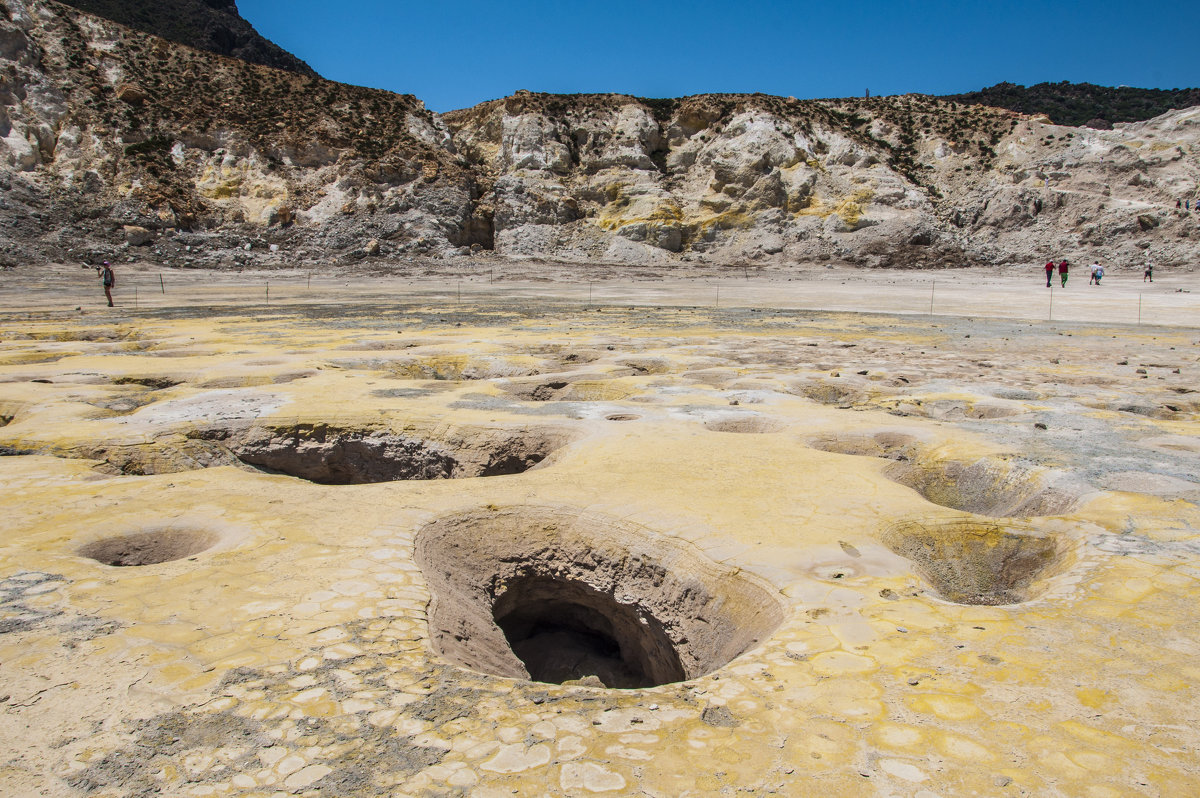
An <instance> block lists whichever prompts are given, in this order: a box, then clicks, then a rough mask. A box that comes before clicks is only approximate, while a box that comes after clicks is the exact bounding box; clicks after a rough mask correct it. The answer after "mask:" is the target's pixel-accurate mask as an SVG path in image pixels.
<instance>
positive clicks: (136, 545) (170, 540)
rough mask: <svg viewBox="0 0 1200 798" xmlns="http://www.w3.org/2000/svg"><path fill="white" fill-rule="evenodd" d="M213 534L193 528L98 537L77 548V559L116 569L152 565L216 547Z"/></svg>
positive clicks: (216, 537) (180, 558)
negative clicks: (87, 559) (93, 561)
mask: <svg viewBox="0 0 1200 798" xmlns="http://www.w3.org/2000/svg"><path fill="white" fill-rule="evenodd" d="M219 541H220V538H219V537H218V536H217V535H216V534H215V533H213V532H206V531H203V530H197V529H159V530H154V531H150V532H138V533H135V534H131V535H118V536H115V537H108V538H102V539H100V540H97V541H95V542H93V543H89V544H87V545H86V546H84V547H83V548H81V549H79V556H81V557H87V558H89V559H92V560H95V561H96V562H100V563H104V564H105V565H113V566H118V567H125V566H137V565H155V564H157V563H162V562H171V561H172V560H182V559H184V558H186V557H194V556H195V555H197V554H200V553H202V552H205V551H208V550H209V549H211V548H212V547H213V546H215V545H217V543H218V542H219Z"/></svg>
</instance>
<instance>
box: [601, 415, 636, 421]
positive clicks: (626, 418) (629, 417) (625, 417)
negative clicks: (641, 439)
mask: <svg viewBox="0 0 1200 798" xmlns="http://www.w3.org/2000/svg"><path fill="white" fill-rule="evenodd" d="M639 418H641V416H639V415H638V414H636V413H613V414H611V415H607V416H605V417H604V420H605V421H637V420H638V419H639Z"/></svg>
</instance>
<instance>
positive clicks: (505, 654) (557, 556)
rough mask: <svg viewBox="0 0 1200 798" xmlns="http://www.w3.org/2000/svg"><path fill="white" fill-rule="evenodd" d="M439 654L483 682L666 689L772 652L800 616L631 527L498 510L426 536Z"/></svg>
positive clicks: (422, 536) (541, 510)
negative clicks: (752, 654) (766, 647)
mask: <svg viewBox="0 0 1200 798" xmlns="http://www.w3.org/2000/svg"><path fill="white" fill-rule="evenodd" d="M416 558H417V563H418V564H419V565H420V567H421V569H422V571H423V572H424V574H425V578H426V580H427V582H428V584H429V588H430V593H431V595H432V601H431V603H430V609H429V624H430V637H431V644H432V646H433V648H434V650H435V651H436V652H437V653H438V654H440V655H441V656H443V657H445V658H447V659H449V660H451V661H452V662H455V663H457V664H459V665H462V666H464V667H467V668H471V669H473V670H477V671H482V672H485V673H491V674H495V675H498V676H506V677H512V678H521V679H532V680H534V681H540V682H549V683H557V684H561V683H568V682H580V681H582V682H583V683H584V684H592V685H596V686H604V687H610V688H639V687H652V686H655V685H660V684H670V683H674V682H679V681H684V680H686V679H692V678H696V677H699V676H703V675H704V674H707V673H710V672H712V671H714V670H716V669H717V668H720V667H721V666H723V665H725V664H726V663H727V662H729V661H730V660H732V659H733V658H735V657H737V656H738V655H740V654H742V653H744V652H745V651H747V650H749V649H751V648H753V647H754V646H756V645H758V644H759V643H760V642H762V641H763V640H765V639H766V638H767V637H769V636H770V635H771V634H772V633H774V631H775V629H776V628H777V627H778V626H779V625H780V624H781V623H782V622H783V619H784V617H785V613H786V605H785V603H784V602H783V600H782V599H781V597H780V596H779V593H778V591H776V590H774V589H773V588H772V587H771V586H770V585H769V584H768V583H766V582H765V581H763V580H760V579H758V578H757V577H754V576H752V575H750V574H748V573H746V572H745V571H740V570H737V569H734V568H729V567H727V566H724V565H720V564H718V563H715V562H713V561H711V560H708V559H707V558H705V557H703V556H702V555H701V554H699V553H698V552H697V551H695V550H694V549H693V548H692V547H691V546H690V545H688V544H686V543H681V542H678V541H672V540H668V539H665V538H663V537H662V536H660V535H656V534H654V533H652V532H651V531H650V530H647V529H645V528H642V527H639V526H637V525H634V524H631V523H628V522H624V521H620V520H618V519H611V518H603V517H596V516H590V515H584V514H581V513H578V512H575V511H571V510H564V509H559V508H549V507H519V508H499V509H496V508H488V509H484V510H478V511H472V512H466V513H461V514H457V515H453V516H448V517H445V518H441V519H438V520H436V521H434V522H432V523H430V524H428V525H426V526H425V527H424V528H422V529H421V530H420V532H419V533H418V535H417V541H416Z"/></svg>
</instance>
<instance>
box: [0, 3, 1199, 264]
mask: <svg viewBox="0 0 1200 798" xmlns="http://www.w3.org/2000/svg"><path fill="white" fill-rule="evenodd" d="M0 9H2V10H3V12H4V13H2V14H0V75H2V76H3V79H2V81H0V185H3V187H4V188H5V193H4V196H3V198H0V203H2V204H0V222H2V223H3V224H4V225H5V227H6V232H8V233H9V235H8V236H6V239H7V241H6V242H5V243H3V244H0V247H2V248H3V251H0V259H2V260H4V261H6V262H8V263H12V264H17V263H22V262H25V261H27V260H35V259H44V258H47V257H49V258H56V259H67V258H72V257H87V254H86V253H89V252H93V251H102V252H112V251H114V250H117V249H119V248H124V247H129V248H133V250H134V251H133V252H130V253H129V254H130V255H131V256H135V257H137V258H139V259H143V260H147V261H151V262H160V263H171V264H174V265H200V266H202V265H241V264H256V265H264V266H270V265H278V264H285V263H286V264H298V263H300V264H303V263H305V262H318V261H319V262H323V263H327V262H328V259H329V256H330V255H331V254H332V255H333V256H335V257H340V258H341V259H342V260H343V261H351V260H359V259H364V258H382V259H386V258H388V257H395V256H397V255H401V254H428V255H432V256H439V257H448V256H465V255H469V254H471V253H472V252H476V253H478V252H480V251H485V250H494V251H495V252H496V253H498V254H501V255H506V256H518V257H519V256H531V257H549V258H557V259H568V260H604V261H609V262H615V263H662V264H664V265H669V264H670V263H672V262H677V261H678V260H680V259H686V260H691V261H712V262H718V263H742V262H747V261H760V262H772V261H776V262H796V261H815V262H825V261H834V262H840V263H851V264H861V265H869V266H961V265H967V264H973V263H996V264H999V263H1027V262H1030V261H1042V260H1044V259H1045V258H1046V257H1049V256H1058V257H1063V256H1065V257H1068V258H1070V259H1071V260H1075V261H1077V262H1078V261H1084V260H1086V259H1091V258H1099V259H1101V260H1103V261H1104V262H1106V263H1115V264H1121V263H1124V264H1133V263H1137V262H1140V261H1142V260H1144V259H1147V258H1150V259H1153V260H1154V261H1155V262H1156V263H1159V264H1162V265H1171V264H1182V263H1186V262H1189V259H1190V257H1191V255H1192V254H1193V253H1194V252H1195V246H1196V236H1197V235H1200V232H1198V227H1200V225H1198V222H1200V217H1198V216H1196V215H1195V214H1192V213H1189V212H1187V211H1186V210H1179V211H1177V210H1176V208H1175V200H1176V199H1177V198H1180V197H1189V196H1195V194H1196V192H1197V186H1198V185H1200V109H1189V110H1181V111H1173V112H1170V113H1168V114H1165V115H1163V116H1161V117H1158V118H1156V119H1154V120H1151V121H1148V122H1140V123H1131V124H1117V125H1115V126H1114V129H1113V130H1092V129H1088V128H1069V127H1062V126H1055V125H1052V124H1049V123H1048V122H1047V121H1044V118H1041V120H1042V121H1039V118H1037V117H1025V116H1021V115H1019V114H1016V113H1013V112H1009V111H1002V110H998V109H990V108H983V107H980V106H966V105H957V104H955V103H953V102H947V101H943V100H938V99H936V98H931V97H924V96H916V95H908V96H901V97H886V98H875V99H869V100H822V101H798V100H794V99H790V98H787V99H785V98H779V97H769V96H764V95H701V96H696V97H689V98H684V99H680V100H644V99H638V98H633V97H627V96H621V95H573V96H555V95H537V94H530V93H528V92H518V93H517V94H516V95H514V96H512V97H508V98H505V99H502V100H495V101H492V102H487V103H483V104H481V105H479V106H476V107H474V108H470V109H465V110H462V111H455V112H452V113H449V114H446V115H444V116H439V115H436V114H432V113H430V112H428V111H426V110H425V109H424V107H423V106H422V105H421V103H420V102H419V101H418V100H417V99H415V98H413V97H411V96H406V95H395V94H390V93H387V92H381V91H373V90H369V89H362V88H356V87H351V86H345V85H341V84H336V83H332V82H329V81H324V80H321V79H319V78H316V77H304V76H300V75H296V74H292V73H287V72H281V71H279V70H275V69H269V68H265V67H259V66H252V65H249V64H246V63H243V62H240V61H235V60H230V59H225V58H221V57H217V56H212V55H209V54H207V53H204V52H198V51H194V50H191V49H189V48H185V47H179V46H176V45H173V44H171V43H169V42H166V41H164V40H162V39H157V38H154V37H151V36H147V35H145V34H142V33H139V32H136V31H132V30H128V29H125V28H121V27H119V26H117V25H114V24H112V23H110V22H108V21H105V20H101V19H98V18H96V17H92V16H90V15H88V14H83V13H80V12H78V11H76V10H74V9H71V8H68V7H65V6H62V5H59V4H56V3H52V2H34V0H3V2H2V3H0ZM218 10H220V9H218ZM226 11H227V9H226ZM222 13H224V12H222ZM134 228H142V229H143V230H144V231H145V232H140V231H137V230H135V234H132V235H131V234H130V233H129V231H130V229H134ZM268 245H271V246H268Z"/></svg>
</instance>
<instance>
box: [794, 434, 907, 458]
mask: <svg viewBox="0 0 1200 798" xmlns="http://www.w3.org/2000/svg"><path fill="white" fill-rule="evenodd" d="M808 445H809V446H810V447H811V448H813V449H819V450H821V451H822V452H833V453H834V454H850V455H857V456H859V457H884V458H887V459H888V460H910V459H912V457H913V456H914V454H915V451H916V446H917V438H916V437H915V436H913V435H908V434H905V433H903V432H894V431H891V430H879V431H877V432H868V433H863V434H838V435H824V436H821V437H818V438H814V439H813V440H811V441H809V442H808Z"/></svg>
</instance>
